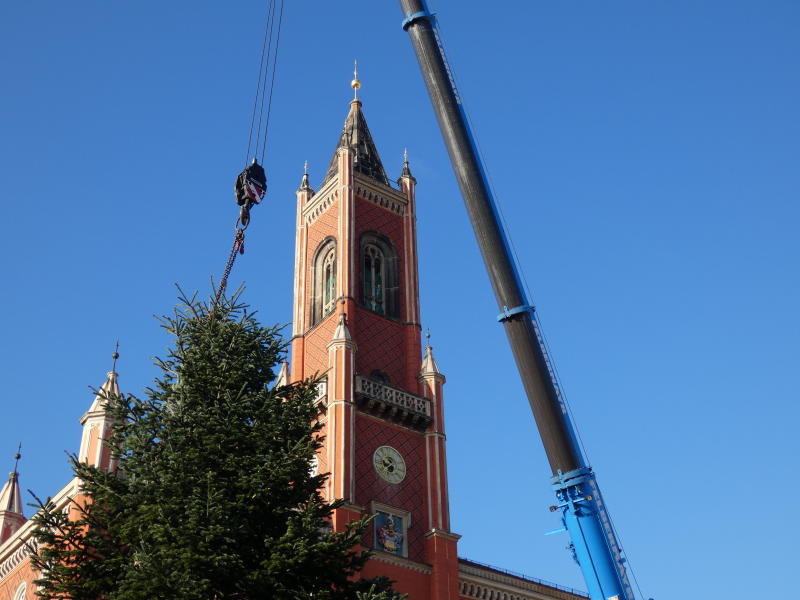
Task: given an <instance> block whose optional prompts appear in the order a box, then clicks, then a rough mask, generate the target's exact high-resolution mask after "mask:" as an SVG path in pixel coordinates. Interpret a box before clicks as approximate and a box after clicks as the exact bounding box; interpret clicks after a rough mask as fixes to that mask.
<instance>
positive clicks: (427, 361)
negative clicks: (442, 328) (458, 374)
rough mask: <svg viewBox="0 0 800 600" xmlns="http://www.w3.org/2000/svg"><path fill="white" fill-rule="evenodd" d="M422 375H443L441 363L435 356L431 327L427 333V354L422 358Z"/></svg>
mask: <svg viewBox="0 0 800 600" xmlns="http://www.w3.org/2000/svg"><path fill="white" fill-rule="evenodd" d="M419 372H420V375H439V376H441V377H444V375H442V372H441V371H440V370H439V365H438V364H437V363H436V359H435V358H433V346H431V331H430V329H429V330H428V332H427V333H426V334H425V356H424V357H423V358H422V366H421V367H420V369H419Z"/></svg>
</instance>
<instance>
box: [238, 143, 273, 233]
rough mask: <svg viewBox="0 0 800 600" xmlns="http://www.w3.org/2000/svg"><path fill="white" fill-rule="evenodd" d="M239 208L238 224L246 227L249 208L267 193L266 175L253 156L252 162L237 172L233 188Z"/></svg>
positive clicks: (248, 221) (248, 219)
mask: <svg viewBox="0 0 800 600" xmlns="http://www.w3.org/2000/svg"><path fill="white" fill-rule="evenodd" d="M233 190H234V193H235V194H236V204H238V205H239V206H240V207H241V208H240V209H239V224H240V225H241V226H242V227H243V228H246V227H247V226H248V225H249V224H250V208H251V207H252V206H253V205H254V204H259V203H260V202H261V201H262V200H263V199H264V194H266V193H267V175H266V173H264V169H263V167H262V166H261V165H260V164H258V161H257V160H256V159H255V158H254V159H253V163H252V164H251V165H249V166H248V167H246V168H245V170H244V171H242V172H241V173H239V176H238V177H237V178H236V185H235V186H234V188H233Z"/></svg>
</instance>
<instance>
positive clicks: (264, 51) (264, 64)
mask: <svg viewBox="0 0 800 600" xmlns="http://www.w3.org/2000/svg"><path fill="white" fill-rule="evenodd" d="M275 4H276V2H275V0H269V2H268V5H267V16H266V23H265V26H264V38H263V40H262V43H261V57H260V60H259V65H258V80H257V82H256V93H255V98H254V99H253V113H252V115H251V118H250V131H249V134H248V137H247V152H246V155H245V163H247V162H248V160H249V158H250V150H251V148H253V131H254V129H255V148H254V154H255V155H256V156H258V154H259V146H261V160H262V163H263V159H264V153H265V152H266V145H267V131H268V129H269V122H270V114H271V112H272V96H273V92H274V89H275V70H276V67H277V62H278V46H279V44H280V32H281V26H282V24H283V8H284V0H281V4H280V12H279V15H278V25H277V35H276V36H275V35H274V34H275V31H276V27H275ZM273 38H274V39H275V43H274V52H273ZM270 71H271V76H270ZM268 81H269V102H268V103H267V114H266V115H265V114H264V101H265V98H266V96H267V82H268ZM256 114H258V127H256ZM262 122H263V124H264V127H263V129H262ZM262 131H263V140H262ZM254 160H255V157H254ZM241 219H242V216H241V214H240V216H239V218H237V220H236V224H235V226H234V230H235V235H234V239H233V245H232V246H231V250H230V252H229V254H228V259H227V261H226V263H225V269H224V271H223V274H222V278H221V279H220V282H219V287H218V288H217V291H216V294H215V296H214V302H215V305H217V304H219V302H220V300H221V298H222V295H223V294H224V293H225V289H226V288H227V285H228V277H229V276H230V273H231V270H232V269H233V265H234V262H235V261H236V256H237V254H243V253H244V231H245V229H246V228H247V222H244V221H242V220H241Z"/></svg>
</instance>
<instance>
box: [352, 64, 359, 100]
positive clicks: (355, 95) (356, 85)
mask: <svg viewBox="0 0 800 600" xmlns="http://www.w3.org/2000/svg"><path fill="white" fill-rule="evenodd" d="M350 87H351V88H353V100H358V88H360V87H361V82H360V81H359V79H358V61H357V60H354V61H353V81H351V82H350Z"/></svg>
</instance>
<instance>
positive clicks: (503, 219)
mask: <svg viewBox="0 0 800 600" xmlns="http://www.w3.org/2000/svg"><path fill="white" fill-rule="evenodd" d="M432 12H433V11H432ZM436 29H437V30H438V31H437V35H439V36H440V37H443V36H444V34H443V33H442V27H441V25H440V24H439V21H438V20H437V21H436ZM440 48H441V51H442V54H443V55H444V59H445V63H446V64H447V67H448V70H449V72H450V75H451V77H452V78H453V83H454V85H455V87H456V89H457V90H458V89H459V88H460V87H461V85H460V82H459V81H458V75H457V74H456V71H455V69H454V68H453V64H452V63H451V62H450V61H449V60H448V59H447V55H446V52H445V49H444V42H443V41H441V40H440ZM458 98H459V100H460V101H461V109H462V111H463V112H464V117H465V118H466V119H467V122H468V123H469V126H470V129H472V130H473V131H474V130H475V127H474V126H473V122H472V119H471V118H470V116H469V111H468V110H467V107H466V104H465V101H464V97H463V96H462V95H461V94H460V93H459V94H458ZM472 140H473V141H474V142H475V146H476V148H475V150H476V151H477V153H478V159H479V160H480V162H481V164H482V165H483V171H484V173H485V174H486V177H487V179H488V181H487V183H488V185H489V190H490V191H491V194H492V197H493V198H494V204H495V206H496V207H497V213H498V216H499V217H500V221H501V224H502V226H503V231H504V233H505V237H506V239H507V240H508V243H509V246H510V250H511V254H512V257H513V260H514V264H515V267H516V271H517V273H519V275H520V276H521V278H522V285H523V287H524V289H525V293H526V294H527V296H528V300H529V301H530V302H531V303H533V304H535V302H533V293H532V292H531V287H530V285H529V284H528V279H527V277H526V276H525V270H524V269H523V268H522V261H521V260H520V258H519V253H518V252H517V247H516V245H515V244H514V239H513V238H512V236H511V232H510V230H509V225H508V220H507V219H506V217H505V214H504V213H503V207H502V205H501V202H500V200H499V198H498V196H497V194H496V192H495V185H494V180H493V179H492V174H491V172H490V171H489V169H488V167H487V164H486V161H485V160H484V158H483V157H484V153H483V150H482V148H481V145H480V142H479V141H478V138H477V136H472ZM531 318H532V319H534V321H535V323H534V324H535V325H537V324H538V326H537V327H536V329H537V331H538V334H539V337H540V343H541V345H542V348H543V350H544V352H545V354H546V355H547V358H548V364H549V365H550V368H551V369H552V375H553V378H554V379H555V381H554V382H553V383H554V384H555V385H556V386H557V391H558V394H559V396H560V397H561V399H562V400H563V401H564V406H565V407H566V409H567V413H568V414H569V417H570V425H571V426H572V428H573V430H574V431H575V436H576V437H577V438H578V444H579V445H580V447H581V450H582V452H583V455H584V457H585V458H586V461H587V462H589V457H588V453H587V452H586V447H585V445H584V443H583V438H582V437H581V434H580V431H579V430H578V426H577V424H576V422H575V418H574V415H573V411H572V407H571V405H570V403H569V400H568V399H567V395H566V392H565V391H564V387H563V385H562V384H561V378H560V376H559V374H558V369H557V368H556V365H555V361H554V360H553V353H552V351H551V350H550V345H549V344H548V343H547V339H546V337H545V335H544V330H543V327H542V320H541V319H540V318H538V316H537V315H532V316H531Z"/></svg>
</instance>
